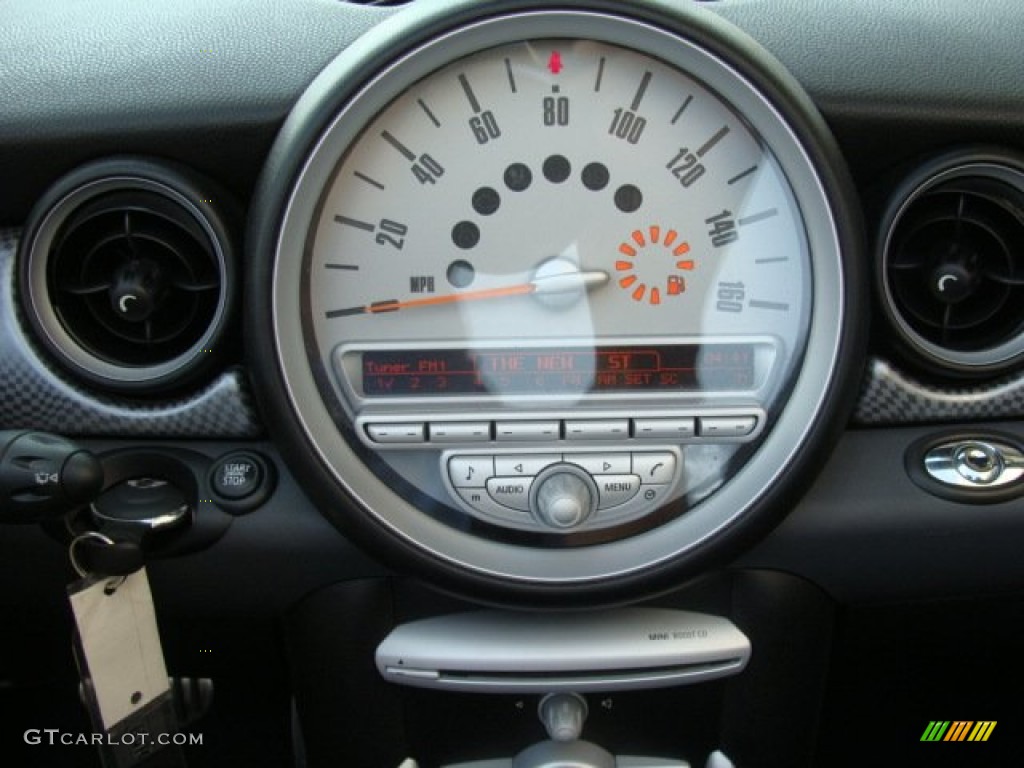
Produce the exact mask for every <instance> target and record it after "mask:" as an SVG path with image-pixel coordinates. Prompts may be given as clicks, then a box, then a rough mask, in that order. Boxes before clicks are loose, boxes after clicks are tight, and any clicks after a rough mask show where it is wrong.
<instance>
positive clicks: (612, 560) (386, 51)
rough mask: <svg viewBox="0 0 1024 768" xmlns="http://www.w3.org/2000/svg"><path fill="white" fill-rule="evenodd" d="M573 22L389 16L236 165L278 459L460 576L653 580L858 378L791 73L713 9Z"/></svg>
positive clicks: (366, 522)
mask: <svg viewBox="0 0 1024 768" xmlns="http://www.w3.org/2000/svg"><path fill="white" fill-rule="evenodd" d="M594 5H600V4H590V5H586V6H583V5H581V6H579V7H576V8H574V9H549V8H544V7H536V5H535V4H530V3H515V4H513V5H511V6H507V7H508V8H509V10H500V11H499V10H495V8H494V7H492V6H488V7H489V8H490V10H484V9H482V8H480V6H478V5H474V4H468V3H461V4H455V5H447V6H444V7H440V6H428V7H429V10H424V9H419V8H414V9H413V10H412V11H408V12H405V13H403V14H400V15H399V16H397V17H396V18H395V19H392V20H389V22H388V23H389V24H391V23H394V24H395V25H396V26H395V29H399V30H400V31H401V32H402V34H401V37H400V39H401V40H403V44H404V50H402V51H395V50H394V48H393V46H392V43H393V42H394V39H396V38H393V37H392V36H391V35H389V34H388V33H387V32H385V31H384V30H383V27H385V26H387V25H382V30H381V31H380V34H379V35H378V36H377V38H378V39H376V40H374V38H373V37H372V36H371V38H370V40H369V41H363V43H361V44H359V45H357V46H355V49H354V50H350V51H347V52H346V53H345V54H343V55H342V56H341V57H340V58H339V60H338V61H336V62H335V63H334V65H332V67H330V68H328V70H327V71H326V72H325V73H324V74H323V75H322V76H321V78H320V79H319V80H318V81H317V82H316V83H314V85H313V86H312V87H311V89H310V93H309V94H307V96H306V97H305V98H304V99H303V101H301V102H300V103H299V105H298V106H297V107H296V110H295V112H294V113H293V115H292V117H291V118H290V121H289V124H288V125H287V126H286V128H285V130H284V131H283V132H282V136H281V137H280V138H279V142H278V147H277V149H276V152H275V154H274V155H272V160H271V166H270V168H268V170H267V172H266V173H265V176H264V182H263V193H262V194H263V197H262V199H261V205H263V206H265V208H266V215H265V216H262V217H260V220H261V221H262V222H264V224H263V225H261V226H260V227H259V230H260V231H259V232H257V235H256V242H257V247H256V251H257V252H256V254H255V258H256V259H257V260H262V262H261V263H262V264H263V266H264V268H262V269H259V270H258V271H257V274H258V278H257V279H258V281H259V284H258V286H257V288H256V290H257V291H258V292H259V293H260V294H261V295H265V296H267V297H268V298H269V299H270V302H271V313H270V314H269V315H267V314H266V313H262V312H260V311H259V310H256V314H257V322H258V323H260V325H261V326H262V328H263V330H264V331H265V333H263V334H261V335H260V336H259V339H258V341H257V344H256V347H257V354H258V355H261V356H262V357H263V359H264V360H265V361H266V362H267V363H268V366H267V367H268V368H270V369H271V370H272V371H273V375H272V377H271V378H272V381H271V383H270V384H269V385H263V386H262V387H261V388H262V391H263V392H264V395H265V396H266V397H267V398H269V399H270V401H271V402H272V406H271V408H272V410H273V411H274V412H275V413H277V414H280V415H281V416H282V418H283V420H284V421H285V422H286V426H285V427H284V429H285V431H286V432H287V433H288V434H289V435H291V437H292V438H293V439H294V440H295V448H296V455H297V456H301V457H305V458H304V459H302V460H300V462H299V463H300V468H299V470H298V471H299V472H300V473H309V474H311V475H312V483H311V489H312V490H313V492H314V493H316V494H318V495H319V496H320V497H321V501H322V502H323V503H324V505H325V506H326V507H327V508H328V509H327V511H328V514H329V515H332V516H335V517H336V518H338V520H339V522H340V524H341V525H342V526H343V527H344V528H345V529H346V530H350V531H354V532H355V533H356V535H357V536H359V537H360V539H361V540H364V541H368V542H369V543H370V545H371V546H378V547H379V546H380V542H379V541H378V540H379V539H382V540H383V541H384V542H386V543H385V545H384V546H385V549H386V550H388V551H391V552H394V551H395V550H396V548H397V551H398V552H400V553H402V558H400V560H399V564H400V565H402V564H404V565H405V566H407V567H410V566H411V567H413V568H417V569H421V570H422V567H423V566H424V564H425V567H426V570H427V571H428V573H429V574H430V575H434V576H435V577H440V578H441V579H442V580H445V581H448V580H450V579H451V578H452V576H453V574H454V578H455V580H456V581H458V582H459V583H461V584H463V586H464V585H465V583H466V582H467V580H468V581H469V582H472V583H474V584H480V583H485V584H489V585H491V586H492V588H493V586H494V585H500V586H498V587H497V588H496V589H492V591H496V592H500V593H508V592H515V593H519V592H522V591H523V590H524V589H525V591H526V592H531V593H536V591H537V590H540V591H541V592H544V591H548V592H565V591H569V592H575V591H578V590H580V589H582V590H584V591H590V592H591V593H601V592H604V593H608V592H609V591H616V590H618V589H620V588H621V587H622V585H623V584H625V583H627V582H628V583H634V582H636V581H637V579H638V578H639V579H652V580H651V581H649V582H648V583H651V584H653V583H656V582H657V579H656V578H655V577H656V575H657V574H659V573H662V574H665V573H674V574H675V575H676V576H678V575H679V574H680V573H681V572H683V571H685V570H686V569H685V567H684V565H683V564H685V563H686V562H688V561H689V562H691V563H693V562H696V561H697V560H698V559H699V558H698V555H699V554H701V552H706V551H707V550H708V549H709V548H714V545H715V543H718V542H721V541H724V540H725V539H728V538H733V539H735V535H734V534H735V533H737V532H739V531H740V530H742V529H744V528H750V527H751V522H750V520H752V519H754V518H759V519H761V520H762V522H763V520H764V517H765V516H764V514H761V515H754V514H752V513H753V511H754V510H762V508H766V507H772V506H774V507H775V511H776V513H777V512H778V507H779V504H778V502H774V503H772V502H771V499H772V497H774V496H779V495H782V494H785V493H787V492H788V491H789V490H790V489H791V487H792V486H793V484H794V482H795V481H794V479H793V478H791V477H787V474H788V473H790V472H793V471H794V470H795V469H796V468H798V467H800V466H801V465H802V464H807V463H813V459H812V458H811V457H810V456H809V455H808V452H813V450H814V449H815V446H816V445H817V443H818V442H819V441H821V440H822V439H823V436H824V434H825V433H826V432H827V430H828V428H829V426H830V424H831V422H832V421H833V420H834V418H835V417H834V415H833V412H841V411H842V407H843V405H842V403H838V404H837V402H836V396H835V392H836V390H838V389H840V388H841V387H843V386H845V385H847V383H848V382H847V379H846V378H845V377H844V376H842V375H840V373H841V371H842V370H843V369H844V367H845V366H847V365H855V364H856V357H855V356H852V355H849V356H848V355H844V349H845V347H846V345H848V344H849V343H850V342H851V340H853V341H854V342H855V341H856V339H855V334H854V331H853V329H854V328H855V326H856V320H855V318H853V317H852V315H851V312H850V309H851V303H852V302H854V301H856V300H857V298H858V296H859V293H858V291H859V288H860V286H859V278H858V277H855V276H854V274H853V272H854V271H855V268H854V267H851V265H850V262H849V258H850V254H849V253H848V251H849V250H850V249H851V248H853V244H854V243H855V239H854V238H855V230H854V229H853V228H852V227H849V225H848V224H847V223H846V219H847V217H848V216H849V215H850V212H849V205H850V203H849V201H848V200H847V199H846V198H845V197H844V195H845V189H844V187H843V185H842V183H841V182H837V178H840V177H841V173H842V171H841V169H839V168H837V167H836V164H835V163H836V161H835V158H834V155H833V154H832V153H831V149H830V145H829V140H828V138H827V134H826V133H825V132H824V130H823V128H822V127H821V125H820V121H819V119H818V118H817V117H816V116H815V115H814V113H813V112H812V111H810V110H809V108H808V106H807V103H806V102H805V101H804V100H803V98H802V97H800V96H799V94H798V91H797V90H796V87H795V86H794V84H792V83H790V82H789V81H788V80H787V79H785V78H784V76H782V75H780V74H779V73H778V72H777V71H776V70H775V68H774V65H771V64H767V63H764V62H762V61H761V60H760V59H756V60H751V58H750V56H749V54H747V53H745V52H744V51H743V50H742V46H741V45H739V44H738V40H737V39H736V38H735V37H734V34H735V33H733V32H732V31H730V30H727V29H725V28H724V27H723V26H722V25H721V24H720V22H718V21H717V20H715V19H713V18H711V17H710V16H709V15H705V14H703V13H701V12H695V13H691V12H690V11H669V10H667V9H666V8H665V7H663V6H660V5H650V6H648V5H646V4H645V5H643V6H639V7H638V8H637V9H635V10H633V11H630V12H629V13H628V14H626V13H624V12H621V11H611V10H609V8H610V7H611V6H607V7H594ZM616 7H618V6H616ZM501 8H502V9H504V8H506V6H501ZM513 11H514V12H513ZM275 164H276V165H275ZM283 179H291V180H292V182H291V186H290V187H288V188H287V189H285V188H283V187H282V186H281V182H282V180H283ZM797 474H799V473H797ZM339 505H343V508H341V509H339V508H338V507H339ZM727 532H728V533H729V534H730V535H728V536H727V535H726V533H727ZM375 542H376V543H375Z"/></svg>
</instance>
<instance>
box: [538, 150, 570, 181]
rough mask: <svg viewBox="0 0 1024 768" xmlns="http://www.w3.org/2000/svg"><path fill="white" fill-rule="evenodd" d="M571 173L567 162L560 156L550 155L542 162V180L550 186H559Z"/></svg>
mask: <svg viewBox="0 0 1024 768" xmlns="http://www.w3.org/2000/svg"><path fill="white" fill-rule="evenodd" d="M571 171H572V169H571V168H570V166H569V161H568V160H567V159H566V158H564V157H563V156H562V155H552V156H551V157H549V158H548V159H547V160H545V161H544V178H545V179H547V180H548V181H550V182H551V183H552V184H561V183H562V182H563V181H565V180H566V179H568V178H569V174H570V173H571Z"/></svg>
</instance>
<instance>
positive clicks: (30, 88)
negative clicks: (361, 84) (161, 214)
mask: <svg viewBox="0 0 1024 768" xmlns="http://www.w3.org/2000/svg"><path fill="white" fill-rule="evenodd" d="M680 1H682V0H680ZM707 6H708V7H710V8H711V9H712V10H713V11H715V12H717V13H719V14H721V15H722V16H723V17H725V18H727V19H729V20H730V21H732V22H734V23H735V24H737V25H738V26H739V27H741V28H742V29H744V30H746V31H747V32H748V33H749V34H750V35H751V36H752V37H754V38H755V39H757V40H758V41H759V42H760V43H761V44H762V45H764V46H765V47H766V48H768V50H769V51H771V52H772V53H773V54H774V55H775V56H777V57H778V58H779V59H780V60H781V61H782V63H783V64H784V65H786V66H787V67H788V68H789V69H790V70H791V71H792V73H793V74H794V75H795V76H796V77H797V79H798V80H800V81H801V83H802V84H803V85H804V87H805V88H807V90H808V91H809V92H810V94H811V96H812V97H814V99H815V101H816V102H817V104H818V106H819V108H820V109H821V110H822V111H823V112H824V114H825V116H826V118H827V119H828V120H829V121H830V122H831V124H832V126H833V128H834V130H836V132H837V134H838V136H839V139H840V143H841V144H842V146H843V149H844V152H846V154H847V158H848V160H849V162H850V164H851V166H852V167H853V171H854V173H855V175H857V176H858V177H861V178H865V177H867V176H868V175H869V174H871V173H875V172H877V171H878V170H879V169H883V168H887V167H889V166H890V165H891V163H892V162H893V160H894V157H895V156H896V154H897V153H898V152H899V151H900V143H899V142H894V141H890V140H889V139H890V138H891V136H892V134H891V133H890V132H889V130H888V129H891V128H892V127H893V126H900V127H901V128H902V129H903V130H904V131H905V134H904V138H905V141H906V142H907V143H908V144H910V145H912V146H914V147H915V148H916V150H917V151H925V150H926V149H928V148H929V147H930V146H941V145H942V144H943V143H945V142H949V141H952V140H955V139H956V136H957V133H956V131H958V130H963V129H964V128H969V129H970V131H971V136H970V138H971V140H973V141H1000V140H1002V141H1010V140H1014V139H1016V140H1020V139H1021V138H1024V91H1022V90H1021V89H1019V88H1016V87H1015V83H1016V73H1019V72H1020V71H1021V70H1022V67H1024V49H1021V47H1020V45H1019V40H1018V34H1017V32H1018V30H1019V29H1020V24H1021V19H1022V9H1021V8H1020V4H1019V3H1016V2H1013V0H986V2H983V3H964V2H948V1H947V0H907V1H906V2H900V3H891V2H886V1H885V0H857V1H856V2H832V1H830V0H719V2H712V3H708V4H707ZM391 12H393V9H379V8H368V7H365V6H361V5H356V4H352V3H343V2H337V1H336V0H287V1H286V2H280V1H277V0H218V2H204V1H203V0H180V1H178V2H170V1H169V0H154V1H153V2H147V3H144V4H143V3H136V2H132V0H85V2H77V3H68V2H62V1H61V0H8V2H6V3H4V7H3V9H2V10H0V20H2V22H3V23H2V24H0V81H2V82H3V84H4V109H3V111H2V112H0V178H2V179H5V180H6V182H7V183H5V184H3V185H2V188H0V223H6V224H11V225H17V224H18V223H20V219H21V218H22V217H23V216H24V214H25V213H26V211H27V209H28V207H29V205H30V204H31V202H32V201H33V200H34V199H35V197H37V196H38V194H39V193H40V191H41V190H42V188H43V187H44V186H45V185H46V183H47V181H48V179H49V178H51V177H52V175H53V173H55V172H57V173H59V172H60V171H62V170H66V169H67V168H69V167H72V166H73V165H74V164H75V163H77V162H81V161H82V160H83V159H85V158H88V157H92V156H96V155H98V154H102V153H106V152H111V151H118V152H124V151H140V152H149V153H156V154H167V155H170V156H175V157H179V158H180V159H184V160H187V161H189V162H191V163H192V164H194V165H195V166H196V167H197V168H198V170H207V169H208V168H212V169H213V170H216V171H218V172H219V173H218V175H219V176H220V178H221V179H222V180H224V181H225V182H226V183H229V184H231V185H232V186H233V188H234V189H235V190H236V191H239V192H244V191H245V189H246V188H247V185H249V184H251V182H252V180H253V179H254V178H255V175H256V173H257V172H258V170H259V166H260V164H261V158H262V155H263V154H265V152H266V150H267V148H268V147H269V143H270V141H271V140H272V138H273V133H274V131H275V130H276V129H277V127H278V126H279V125H280V123H281V121H282V120H283V119H284V116H285V115H286V113H287V111H288V109H289V107H290V106H291V104H292V103H293V102H294V101H295V99H296V98H297V97H298V95H299V93H300V92H301V91H302V89H303V88H304V87H305V85H306V84H308V82H309V81H310V80H312V78H313V77H314V76H315V75H316V74H317V73H318V72H319V71H320V69H322V68H323V66H324V65H325V64H326V63H327V62H328V61H329V60H330V59H331V58H332V57H333V56H334V55H335V54H336V53H337V52H338V51H340V50H341V49H343V48H344V47H345V46H347V45H348V44H350V43H351V42H352V41H353V40H355V39H356V38H357V37H358V36H359V34H360V33H361V32H363V31H365V30H366V29H368V28H369V27H370V26H372V25H374V24H376V23H379V22H381V21H382V20H383V19H385V18H386V17H387V16H388V15H389V14H390V13H391ZM906 146H907V145H906V144H904V145H903V151H905V149H906ZM15 179H16V180H17V183H11V181H12V180H15Z"/></svg>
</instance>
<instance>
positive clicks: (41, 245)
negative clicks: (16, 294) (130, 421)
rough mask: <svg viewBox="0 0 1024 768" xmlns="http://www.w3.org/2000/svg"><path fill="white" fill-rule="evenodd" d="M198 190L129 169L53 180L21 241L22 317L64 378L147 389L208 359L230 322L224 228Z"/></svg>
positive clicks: (122, 164)
mask: <svg viewBox="0 0 1024 768" xmlns="http://www.w3.org/2000/svg"><path fill="white" fill-rule="evenodd" d="M213 195H214V193H213V192H212V191H211V188H210V186H209V184H206V183H204V182H202V181H200V180H198V179H195V178H192V177H191V176H190V175H186V174H183V173H182V172H180V171H178V170H177V169H168V168H166V167H165V166H163V165H160V164H156V163H151V162H148V161H139V160H114V161H106V162H103V163H99V164H96V165H92V166H88V167H87V168H84V169H82V170H80V171H78V172H76V173H74V174H72V175H71V176H69V177H67V178H66V179H64V180H62V181H61V182H58V184H57V185H56V187H55V188H54V191H53V192H51V193H50V195H48V197H47V199H46V200H44V201H43V203H41V204H40V206H39V207H38V209H37V213H36V214H35V215H34V216H33V219H32V223H31V224H30V227H29V232H28V237H26V238H25V240H24V241H23V252H22V259H21V265H20V266H21V277H22V287H23V298H24V299H25V303H26V310H27V314H28V316H29V318H30V320H31V321H32V324H33V326H34V327H35V328H36V330H38V331H39V335H40V338H41V339H42V341H43V342H44V344H45V345H46V346H47V347H49V348H50V350H51V351H53V352H54V353H55V354H56V356H57V358H58V359H59V360H60V362H62V363H64V364H65V365H67V366H68V367H70V368H71V369H72V370H73V371H74V372H75V373H77V374H79V375H81V376H83V377H85V378H87V379H89V380H91V381H92V382H94V383H97V384H101V385H102V386H104V387H105V388H110V389H114V390H130V391H135V392H139V391H152V390H154V389H162V388H164V387H166V386H170V385H172V384H178V383H181V382H182V381H185V380H187V379H189V378H190V377H192V376H194V375H195V374H196V373H198V372H199V371H200V370H202V369H203V368H204V367H205V365H206V364H207V363H208V362H209V361H210V360H211V359H212V358H213V357H214V356H215V354H216V351H217V350H216V345H217V342H218V341H219V339H220V337H221V334H222V331H223V329H224V325H225V323H226V321H227V319H228V316H229V311H228V310H229V299H230V296H231V294H232V290H231V283H232V269H231V258H230V243H229V240H228V236H227V228H226V227H225V225H224V223H223V222H222V221H221V219H220V217H219V216H217V215H216V214H215V213H214V209H213V207H212V205H213V203H214V199H213Z"/></svg>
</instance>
